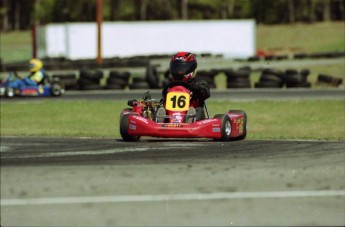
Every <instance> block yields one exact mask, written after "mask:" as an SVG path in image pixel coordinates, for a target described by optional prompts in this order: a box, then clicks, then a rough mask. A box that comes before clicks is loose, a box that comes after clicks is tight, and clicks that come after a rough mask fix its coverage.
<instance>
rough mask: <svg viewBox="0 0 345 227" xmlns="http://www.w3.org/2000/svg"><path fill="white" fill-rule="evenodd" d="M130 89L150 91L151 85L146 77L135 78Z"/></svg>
mask: <svg viewBox="0 0 345 227" xmlns="http://www.w3.org/2000/svg"><path fill="white" fill-rule="evenodd" d="M128 87H129V89H150V85H149V83H148V82H147V80H146V78H145V77H133V78H132V83H131V84H130V85H129V86H128Z"/></svg>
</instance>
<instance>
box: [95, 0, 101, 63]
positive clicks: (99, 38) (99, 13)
mask: <svg viewBox="0 0 345 227" xmlns="http://www.w3.org/2000/svg"><path fill="white" fill-rule="evenodd" d="M102 6H103V1H102V0H97V6H96V8H97V9H96V20H97V63H98V64H101V63H102V62H103V59H102V11H103V9H102Z"/></svg>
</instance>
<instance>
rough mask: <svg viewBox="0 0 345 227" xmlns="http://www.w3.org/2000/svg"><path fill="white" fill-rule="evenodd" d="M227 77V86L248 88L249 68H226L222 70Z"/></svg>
mask: <svg viewBox="0 0 345 227" xmlns="http://www.w3.org/2000/svg"><path fill="white" fill-rule="evenodd" d="M224 73H225V75H226V78H227V80H226V81H227V88H250V87H251V85H250V78H249V76H250V73H251V68H250V67H248V66H245V67H241V68H239V69H238V70H236V71H235V70H233V69H228V70H225V71H224Z"/></svg>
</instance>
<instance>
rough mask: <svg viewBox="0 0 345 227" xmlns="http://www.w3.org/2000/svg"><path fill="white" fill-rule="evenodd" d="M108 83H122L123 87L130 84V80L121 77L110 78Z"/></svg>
mask: <svg viewBox="0 0 345 227" xmlns="http://www.w3.org/2000/svg"><path fill="white" fill-rule="evenodd" d="M107 85H120V86H122V87H125V86H127V85H128V81H127V80H123V79H120V78H108V79H107Z"/></svg>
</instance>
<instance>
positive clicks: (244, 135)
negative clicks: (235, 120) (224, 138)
mask: <svg viewBox="0 0 345 227" xmlns="http://www.w3.org/2000/svg"><path fill="white" fill-rule="evenodd" d="M229 113H239V114H243V116H244V118H243V134H242V135H241V136H238V137H236V138H231V140H232V141H234V140H244V139H245V138H246V136H247V114H246V112H244V111H243V110H229Z"/></svg>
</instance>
